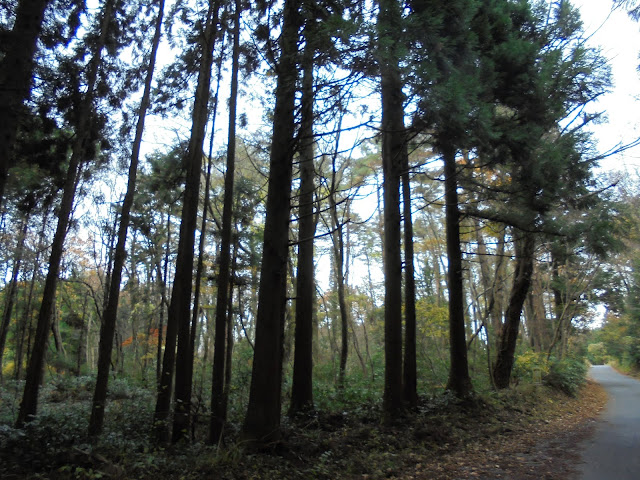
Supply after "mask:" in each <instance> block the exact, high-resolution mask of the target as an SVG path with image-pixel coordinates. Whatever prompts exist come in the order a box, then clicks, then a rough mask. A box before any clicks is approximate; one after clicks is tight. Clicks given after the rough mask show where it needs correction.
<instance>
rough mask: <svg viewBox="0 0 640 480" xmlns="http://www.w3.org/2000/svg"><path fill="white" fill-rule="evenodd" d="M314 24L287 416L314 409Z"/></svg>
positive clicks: (307, 64)
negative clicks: (293, 337)
mask: <svg viewBox="0 0 640 480" xmlns="http://www.w3.org/2000/svg"><path fill="white" fill-rule="evenodd" d="M314 21H315V20H314V19H310V18H307V19H306V22H307V24H306V25H305V30H304V36H305V42H306V43H305V48H304V55H303V59H302V62H303V63H302V70H303V77H302V99H301V104H302V105H301V110H302V113H301V115H302V119H301V125H300V143H301V146H300V195H299V200H298V201H299V206H298V271H297V275H296V314H295V315H296V316H295V322H296V330H295V350H294V359H293V380H292V382H293V383H292V386H291V403H290V405H289V415H295V414H296V413H298V412H301V411H304V410H311V409H313V312H314V299H315V281H314V277H315V272H314V265H313V237H314V236H315V234H316V222H315V219H314V212H313V194H314V191H315V182H314V178H315V170H314V162H313V160H314V137H313V102H314V93H313V67H314V62H313V57H314V54H315V48H314V47H313V46H312V44H313V42H312V33H311V27H310V22H314Z"/></svg>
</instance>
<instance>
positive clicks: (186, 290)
mask: <svg viewBox="0 0 640 480" xmlns="http://www.w3.org/2000/svg"><path fill="white" fill-rule="evenodd" d="M220 3H221V2H220V0H215V1H212V2H210V4H209V9H208V12H207V18H206V20H205V31H204V35H203V37H202V58H201V59H200V70H199V72H198V84H197V87H196V93H195V99H194V104H193V111H192V116H191V137H190V139H189V147H188V149H187V153H186V156H185V166H186V170H187V175H186V183H185V189H184V197H183V203H182V220H181V222H180V237H179V240H178V255H177V258H176V270H175V275H174V281H173V292H172V295H171V302H170V304H169V311H168V314H167V338H166V346H165V352H164V358H163V362H162V376H161V379H160V386H159V389H158V399H157V402H156V412H155V421H156V438H157V439H158V440H159V441H161V442H163V441H166V440H167V439H168V431H167V417H168V415H169V409H170V405H171V380H172V378H173V376H174V375H173V373H174V369H175V405H174V416H173V433H172V437H171V441H172V442H174V443H175V442H177V441H179V440H181V439H182V438H184V437H185V436H186V435H187V433H188V432H189V426H190V421H191V415H190V410H191V384H192V381H191V373H192V368H191V364H192V362H193V358H191V348H190V345H191V315H190V312H191V292H192V283H193V260H194V247H195V232H196V227H197V223H198V205H199V200H200V176H201V171H202V157H203V152H202V145H203V143H204V135H205V127H206V124H207V116H208V107H209V93H210V92H209V89H210V83H211V67H212V65H213V50H214V45H215V40H216V36H217V33H218V32H217V27H218V12H219V9H220ZM176 336H177V339H176ZM176 340H177V349H176Z"/></svg>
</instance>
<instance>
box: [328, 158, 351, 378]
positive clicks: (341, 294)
mask: <svg viewBox="0 0 640 480" xmlns="http://www.w3.org/2000/svg"><path fill="white" fill-rule="evenodd" d="M336 173H337V172H336V165H335V156H334V159H333V173H332V177H331V190H330V193H329V205H330V207H329V209H330V211H331V229H332V230H333V234H332V235H331V239H332V242H333V270H334V275H335V278H336V290H337V291H338V309H339V311H340V367H339V370H338V387H339V388H343V387H344V381H345V375H346V369H347V359H348V356H349V312H348V309H347V300H346V294H345V272H344V270H345V266H344V263H345V260H344V233H343V226H344V225H343V222H342V221H341V220H340V218H338V208H337V205H336V197H335V195H336V190H337V185H336Z"/></svg>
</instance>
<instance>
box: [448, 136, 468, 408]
mask: <svg viewBox="0 0 640 480" xmlns="http://www.w3.org/2000/svg"><path fill="white" fill-rule="evenodd" d="M442 156H443V159H444V185H445V194H444V195H445V217H446V220H445V222H446V227H447V258H448V260H449V276H448V278H449V282H448V284H449V352H450V359H451V364H450V367H449V380H448V382H447V390H451V391H453V392H454V393H455V395H456V396H457V397H458V398H464V397H467V396H469V394H470V393H471V391H472V390H473V387H472V385H471V379H470V377H469V364H468V361H467V340H466V325H465V319H464V287H463V272H462V251H461V248H460V210H459V209H458V180H457V172H456V151H455V149H454V148H451V147H444V148H442Z"/></svg>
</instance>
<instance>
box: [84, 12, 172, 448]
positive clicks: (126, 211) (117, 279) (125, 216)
mask: <svg viewBox="0 0 640 480" xmlns="http://www.w3.org/2000/svg"><path fill="white" fill-rule="evenodd" d="M163 15H164V0H159V3H158V16H157V18H156V25H155V28H156V29H155V33H154V36H153V43H152V47H151V57H150V59H149V65H148V66H147V72H146V79H145V85H144V92H143V94H142V100H141V102H140V108H139V111H138V123H137V125H136V136H135V138H134V141H133V150H132V152H131V163H130V165H129V180H128V183H127V193H126V194H125V197H124V201H123V203H122V212H121V214H120V226H119V227H118V243H117V244H116V249H115V254H114V261H113V268H112V271H111V278H110V282H111V283H110V284H109V295H108V302H107V306H106V308H105V311H104V314H103V315H102V323H101V326H100V345H99V347H98V375H97V378H96V387H95V390H94V392H93V401H92V404H91V416H90V418H89V435H91V436H97V435H100V433H102V427H103V424H104V410H105V406H106V402H107V386H108V383H109V369H110V367H111V351H112V349H113V336H114V333H115V330H116V322H117V319H118V301H119V300H120V283H121V280H122V269H123V267H124V262H125V260H126V257H127V251H126V244H127V231H128V229H129V219H130V215H131V207H132V206H133V198H134V195H135V190H136V177H137V174H138V163H139V157H140V146H141V145H142V134H143V132H144V122H145V118H146V114H147V110H148V108H149V105H150V98H151V82H152V80H153V72H154V69H155V63H156V55H157V52H158V45H159V44H160V36H161V33H162V19H163ZM134 335H135V332H134ZM134 341H135V336H134Z"/></svg>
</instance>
